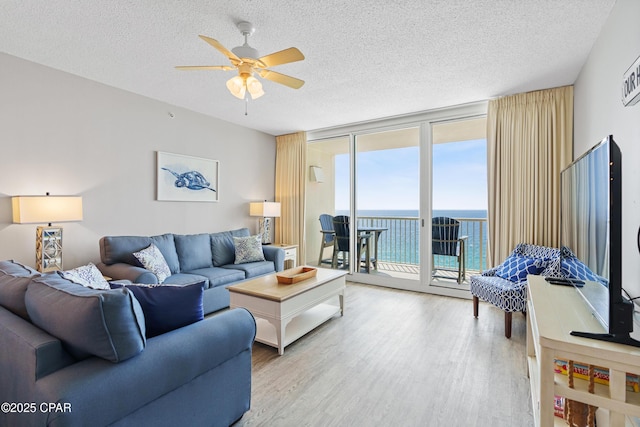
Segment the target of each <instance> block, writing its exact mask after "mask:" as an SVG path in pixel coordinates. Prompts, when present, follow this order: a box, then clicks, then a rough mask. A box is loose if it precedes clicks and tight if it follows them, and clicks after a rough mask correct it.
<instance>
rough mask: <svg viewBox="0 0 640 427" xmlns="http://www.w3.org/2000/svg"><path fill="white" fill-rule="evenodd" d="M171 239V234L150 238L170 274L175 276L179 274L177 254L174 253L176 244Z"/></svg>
mask: <svg viewBox="0 0 640 427" xmlns="http://www.w3.org/2000/svg"><path fill="white" fill-rule="evenodd" d="M173 237H174V236H173V234H169V233H167V234H161V235H159V236H151V241H152V242H153V244H154V245H156V246H157V247H158V249H160V252H162V256H163V257H164V260H165V261H166V262H167V265H168V266H169V270H170V271H171V274H176V273H179V272H180V262H179V261H178V253H177V252H176V244H175V241H174V239H173Z"/></svg>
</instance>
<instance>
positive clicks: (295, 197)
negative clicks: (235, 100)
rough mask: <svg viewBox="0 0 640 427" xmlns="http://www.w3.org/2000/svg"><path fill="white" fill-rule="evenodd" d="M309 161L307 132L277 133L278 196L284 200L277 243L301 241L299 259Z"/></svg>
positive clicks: (301, 253) (301, 256)
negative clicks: (279, 134) (278, 134)
mask: <svg viewBox="0 0 640 427" xmlns="http://www.w3.org/2000/svg"><path fill="white" fill-rule="evenodd" d="M306 165H307V134H306V132H297V133H292V134H289V135H281V136H277V137H276V188H275V193H276V194H275V196H276V197H275V199H276V201H277V202H280V204H281V213H280V218H276V233H275V241H276V243H288V244H295V245H298V253H297V255H298V263H301V260H305V259H306V257H305V254H304V247H305V244H304V243H305V242H304V215H305V214H304V206H305V183H306V181H305V178H306V169H307V168H306Z"/></svg>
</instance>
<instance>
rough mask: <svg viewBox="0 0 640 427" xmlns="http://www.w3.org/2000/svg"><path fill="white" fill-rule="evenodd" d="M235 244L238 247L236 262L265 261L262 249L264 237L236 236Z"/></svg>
mask: <svg viewBox="0 0 640 427" xmlns="http://www.w3.org/2000/svg"><path fill="white" fill-rule="evenodd" d="M233 244H234V246H235V248H236V260H235V261H234V264H244V263H247V262H256V261H265V258H264V252H263V251H262V238H261V237H260V235H256V236H249V237H234V238H233Z"/></svg>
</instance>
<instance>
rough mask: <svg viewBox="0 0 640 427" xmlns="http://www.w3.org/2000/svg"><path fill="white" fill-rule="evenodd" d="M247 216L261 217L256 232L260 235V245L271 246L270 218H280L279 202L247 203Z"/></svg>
mask: <svg viewBox="0 0 640 427" xmlns="http://www.w3.org/2000/svg"><path fill="white" fill-rule="evenodd" d="M249 215H250V216H259V217H261V218H260V220H259V223H258V230H259V231H258V232H259V233H260V234H261V235H262V244H263V245H270V244H271V229H272V223H273V220H272V218H279V217H280V203H279V202H267V201H266V200H265V201H264V202H251V203H249Z"/></svg>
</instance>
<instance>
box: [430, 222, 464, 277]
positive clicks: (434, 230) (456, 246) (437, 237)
mask: <svg viewBox="0 0 640 427" xmlns="http://www.w3.org/2000/svg"><path fill="white" fill-rule="evenodd" d="M459 232H460V221H458V220H456V219H453V218H448V217H444V216H439V217H435V218H433V220H432V221H431V266H432V274H431V276H432V277H443V278H449V277H448V276H445V275H437V274H436V271H437V270H441V271H448V270H447V269H445V268H436V265H435V256H436V255H439V256H448V257H455V258H456V260H457V262H458V268H457V272H458V279H457V280H458V283H462V282H464V280H465V278H466V268H465V243H466V241H467V239H468V236H459ZM453 271H455V270H453Z"/></svg>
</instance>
